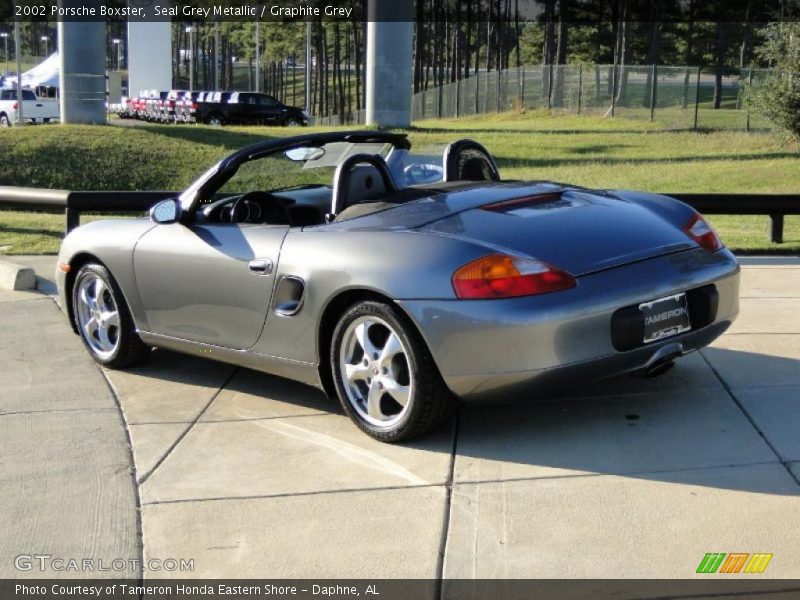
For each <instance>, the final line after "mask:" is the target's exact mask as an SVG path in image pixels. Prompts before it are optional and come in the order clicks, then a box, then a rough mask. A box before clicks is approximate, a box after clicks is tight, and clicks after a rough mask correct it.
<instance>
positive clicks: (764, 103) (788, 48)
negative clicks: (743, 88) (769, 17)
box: [751, 23, 800, 139]
mask: <svg viewBox="0 0 800 600" xmlns="http://www.w3.org/2000/svg"><path fill="white" fill-rule="evenodd" d="M763 35H764V43H763V44H762V45H761V47H760V48H759V49H758V51H757V55H758V56H759V58H761V59H763V60H765V61H766V62H768V63H769V65H770V67H772V69H773V71H772V73H771V74H770V75H768V76H767V77H766V78H765V79H764V80H763V81H761V82H760V83H759V84H758V85H757V86H754V87H753V90H752V96H751V97H752V103H753V107H754V109H755V110H756V111H757V112H760V113H761V114H763V115H764V116H765V117H766V118H767V119H768V120H769V121H770V122H771V123H772V124H773V125H774V126H775V128H776V129H778V130H780V131H782V132H785V133H788V134H789V135H790V136H794V137H795V138H798V139H800V23H774V24H772V25H769V26H768V27H766V28H765V29H764V33H763Z"/></svg>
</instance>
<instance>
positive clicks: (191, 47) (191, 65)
mask: <svg viewBox="0 0 800 600" xmlns="http://www.w3.org/2000/svg"><path fill="white" fill-rule="evenodd" d="M186 33H188V34H189V91H193V90H194V27H191V26H190V27H187V28H186Z"/></svg>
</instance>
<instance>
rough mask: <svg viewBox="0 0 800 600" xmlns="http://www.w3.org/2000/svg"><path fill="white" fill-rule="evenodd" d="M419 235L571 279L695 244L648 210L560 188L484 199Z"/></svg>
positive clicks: (426, 226)
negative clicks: (486, 249)
mask: <svg viewBox="0 0 800 600" xmlns="http://www.w3.org/2000/svg"><path fill="white" fill-rule="evenodd" d="M420 231H426V232H432V233H439V234H445V235H452V236H456V237H460V238H464V239H469V240H474V241H476V242H480V243H483V244H486V245H489V246H492V247H495V248H497V249H498V250H501V251H506V252H511V253H517V254H522V255H527V256H532V257H535V258H538V259H540V260H543V261H545V262H548V263H551V264H553V265H555V266H557V267H559V268H561V269H565V270H567V271H569V272H570V273H572V274H573V275H575V276H580V275H585V274H587V273H591V272H595V271H600V270H603V269H608V268H612V267H616V266H621V265H624V264H628V263H631V262H636V261H639V260H644V259H647V258H652V257H655V256H660V255H663V254H669V253H672V252H677V251H680V250H685V249H689V248H693V247H695V246H696V244H695V243H694V242H693V241H692V240H690V239H689V238H688V237H687V236H686V235H685V234H684V233H683V232H682V231H681V230H680V228H679V227H677V226H676V225H675V224H672V223H670V222H669V221H667V220H665V219H664V218H663V217H662V216H659V215H658V214H656V213H654V212H652V211H651V210H649V209H648V208H646V207H645V206H642V205H640V204H637V203H635V202H632V201H627V200H622V199H619V198H615V197H611V196H607V195H605V194H603V193H602V192H590V191H583V190H575V189H564V188H561V189H551V190H541V191H538V192H536V193H533V194H526V195H522V196H517V197H516V198H505V199H501V200H494V201H490V202H486V203H484V204H483V205H482V206H480V207H473V208H470V209H468V210H465V211H462V212H457V213H454V214H451V215H449V216H446V217H443V218H441V219H438V220H436V221H433V222H429V223H428V224H426V225H424V226H422V227H421V228H420Z"/></svg>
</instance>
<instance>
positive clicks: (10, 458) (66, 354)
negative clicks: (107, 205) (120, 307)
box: [0, 257, 142, 578]
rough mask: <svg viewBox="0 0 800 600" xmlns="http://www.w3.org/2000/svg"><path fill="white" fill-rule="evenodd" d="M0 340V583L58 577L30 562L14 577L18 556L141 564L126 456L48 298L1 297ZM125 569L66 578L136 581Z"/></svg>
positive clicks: (110, 412) (101, 392) (100, 391)
mask: <svg viewBox="0 0 800 600" xmlns="http://www.w3.org/2000/svg"><path fill="white" fill-rule="evenodd" d="M52 261H54V257H51V262H52ZM0 332H1V333H0V390H2V393H1V394H0V398H2V399H0V440H2V442H1V443H0V446H2V450H1V451H0V523H2V535H0V578H17V577H42V576H45V577H47V576H49V577H54V576H57V574H56V573H53V572H52V571H51V572H49V573H41V572H39V570H38V564H39V563H38V562H37V561H36V560H27V561H26V560H24V559H23V561H22V564H23V566H24V564H27V563H31V564H32V565H33V569H32V570H31V571H19V570H17V569H16V568H15V558H16V557H17V556H19V555H29V556H32V555H42V554H49V555H51V556H52V558H64V559H67V560H68V559H71V558H74V559H77V560H82V559H84V558H88V559H94V560H95V561H98V560H102V561H103V562H104V563H105V564H106V565H110V564H111V561H112V560H114V559H124V560H125V561H128V560H130V559H140V558H141V551H142V550H141V540H140V538H139V534H138V520H139V516H138V512H137V508H136V507H137V501H138V500H137V491H136V488H135V486H134V482H133V478H132V475H131V468H132V464H131V457H130V448H129V445H128V440H127V437H126V431H125V428H124V425H123V422H122V419H121V415H120V411H119V407H118V405H117V403H116V401H115V399H114V396H113V394H112V393H111V390H110V388H109V386H108V384H107V382H106V380H105V377H104V376H103V374H102V373H101V372H100V370H99V369H98V368H97V367H96V366H95V363H94V362H93V361H92V360H91V359H90V358H89V356H88V355H87V354H86V352H85V351H84V349H83V347H82V345H81V342H80V340H79V339H78V338H77V337H76V336H75V335H74V334H73V333H72V331H71V330H70V329H69V327H68V325H67V324H66V323H65V321H64V318H63V316H62V315H61V313H60V311H59V309H58V307H57V306H56V304H55V302H54V301H53V299H52V298H51V297H48V296H46V295H43V294H41V293H38V292H4V291H0ZM133 566H134V567H135V565H133ZM124 567H125V568H123V569H122V570H120V571H115V572H111V573H99V572H95V573H80V572H75V573H70V576H72V577H110V576H113V577H120V576H129V577H130V576H138V572H137V570H136V569H135V568H131V567H130V566H128V565H127V564H126V565H124Z"/></svg>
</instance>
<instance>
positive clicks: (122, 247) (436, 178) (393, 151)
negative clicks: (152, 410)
mask: <svg viewBox="0 0 800 600" xmlns="http://www.w3.org/2000/svg"><path fill="white" fill-rule="evenodd" d="M422 154H425V153H424V152H423V153H422ZM56 276H57V280H58V286H59V291H60V295H61V301H62V306H63V307H64V308H65V310H66V312H67V313H68V315H69V318H70V320H71V322H72V325H73V326H74V328H75V330H76V332H78V333H79V334H80V335H81V336H82V338H83V341H84V343H85V345H86V347H87V348H88V350H89V352H90V353H91V354H92V356H93V357H94V358H95V360H97V361H98V362H100V363H102V364H104V365H107V366H109V367H113V368H120V367H125V366H128V365H132V364H134V363H135V362H136V361H139V360H141V359H142V358H143V357H144V356H145V355H146V354H147V353H148V352H149V350H150V349H151V348H152V347H154V346H157V347H164V348H171V349H174V350H178V351H181V352H187V353H191V354H197V355H199V356H203V357H211V358H216V359H218V360H221V361H227V362H231V363H235V364H237V365H242V366H245V367H249V368H253V369H259V370H262V371H266V372H269V373H273V374H277V375H281V376H285V377H289V378H292V379H296V380H299V381H302V382H305V383H308V384H312V385H317V386H319V387H321V388H322V389H324V390H325V391H326V392H327V393H328V394H329V395H331V396H333V395H338V397H339V399H340V401H341V403H342V406H343V407H344V410H345V411H346V412H347V414H348V415H349V416H350V417H351V418H352V419H353V421H354V422H355V423H356V424H357V425H358V426H359V427H360V428H361V429H362V430H364V431H365V432H366V433H368V434H369V435H371V436H373V437H375V438H377V439H380V440H384V441H400V440H407V439H410V438H412V437H414V436H418V435H421V434H423V433H425V432H428V431H430V430H431V429H433V428H434V427H436V426H437V425H438V424H440V423H442V421H444V420H445V419H447V417H448V416H449V415H450V414H451V413H452V411H453V408H454V406H455V404H456V402H457V399H459V398H460V399H465V400H467V399H474V398H488V397H498V396H499V397H508V396H510V395H512V394H517V393H519V392H520V391H524V390H532V391H533V392H534V393H541V390H544V389H546V388H549V387H552V386H558V385H560V384H563V383H564V382H565V381H569V382H570V383H574V382H575V381H581V380H588V379H593V378H601V377H606V376H610V375H615V374H619V373H624V372H630V371H637V370H641V371H645V372H650V373H658V372H659V371H661V370H663V369H665V368H666V367H667V366H669V365H670V364H671V363H672V361H673V360H674V359H675V358H676V357H679V356H681V355H683V354H686V353H688V352H691V351H693V350H697V349H698V348H701V347H703V346H705V345H707V344H709V343H710V342H711V341H712V340H714V339H715V338H716V337H717V336H719V335H720V334H721V333H722V332H723V331H725V329H726V328H727V327H728V326H729V325H730V324H731V322H732V320H733V319H734V317H735V315H736V313H737V311H738V286H739V267H738V265H737V262H736V260H735V258H734V256H733V255H732V254H731V253H730V252H729V251H728V250H726V249H725V248H724V247H723V245H722V243H721V242H720V240H719V239H718V237H717V235H716V234H715V233H714V231H713V230H712V229H711V227H710V226H709V225H708V224H707V223H706V221H705V220H704V219H703V217H702V216H700V215H699V214H698V213H697V212H695V211H694V210H693V209H692V208H690V207H688V206H686V205H685V204H682V203H681V202H678V201H676V200H674V199H671V198H667V197H664V196H658V195H654V194H648V193H640V192H633V191H605V190H589V189H584V188H581V187H576V186H570V185H563V184H558V183H551V182H525V181H502V180H500V177H499V174H498V171H497V167H496V165H495V161H494V160H493V158H492V157H491V156H490V155H489V154H488V153H487V152H486V150H485V149H484V148H483V147H482V146H481V145H480V144H478V143H476V142H473V141H470V140H461V141H458V142H455V143H453V144H450V145H449V146H448V147H447V149H446V150H445V151H444V152H443V153H437V154H436V155H433V154H432V153H431V152H428V156H417V155H414V154H412V153H411V146H410V144H409V142H408V140H407V138H406V136H405V135H403V134H396V133H385V132H369V131H356V132H339V133H321V134H309V135H302V136H298V137H292V138H288V139H279V140H272V141H266V142H263V143H259V144H256V145H254V146H250V147H248V148H245V149H243V150H241V151H239V152H236V153H235V154H233V155H231V156H229V157H228V158H226V159H224V160H222V161H221V162H220V163H218V164H217V165H215V166H214V167H212V168H211V169H210V170H209V171H208V172H206V173H205V174H204V175H203V176H201V177H200V178H199V179H198V180H197V181H196V182H195V183H194V184H193V185H192V186H190V187H189V188H188V189H187V190H186V191H185V192H183V194H182V195H181V196H180V197H179V198H176V199H169V200H165V201H163V202H160V203H159V204H157V205H156V206H154V207H153V209H152V210H151V214H150V218H149V219H118V220H107V221H97V222H93V223H90V224H87V225H84V226H82V227H79V228H77V229H76V230H74V231H73V232H72V233H70V234H69V235H68V236H67V237H66V238H65V240H64V242H63V245H62V247H61V253H60V255H59V259H58V267H57V273H56Z"/></svg>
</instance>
